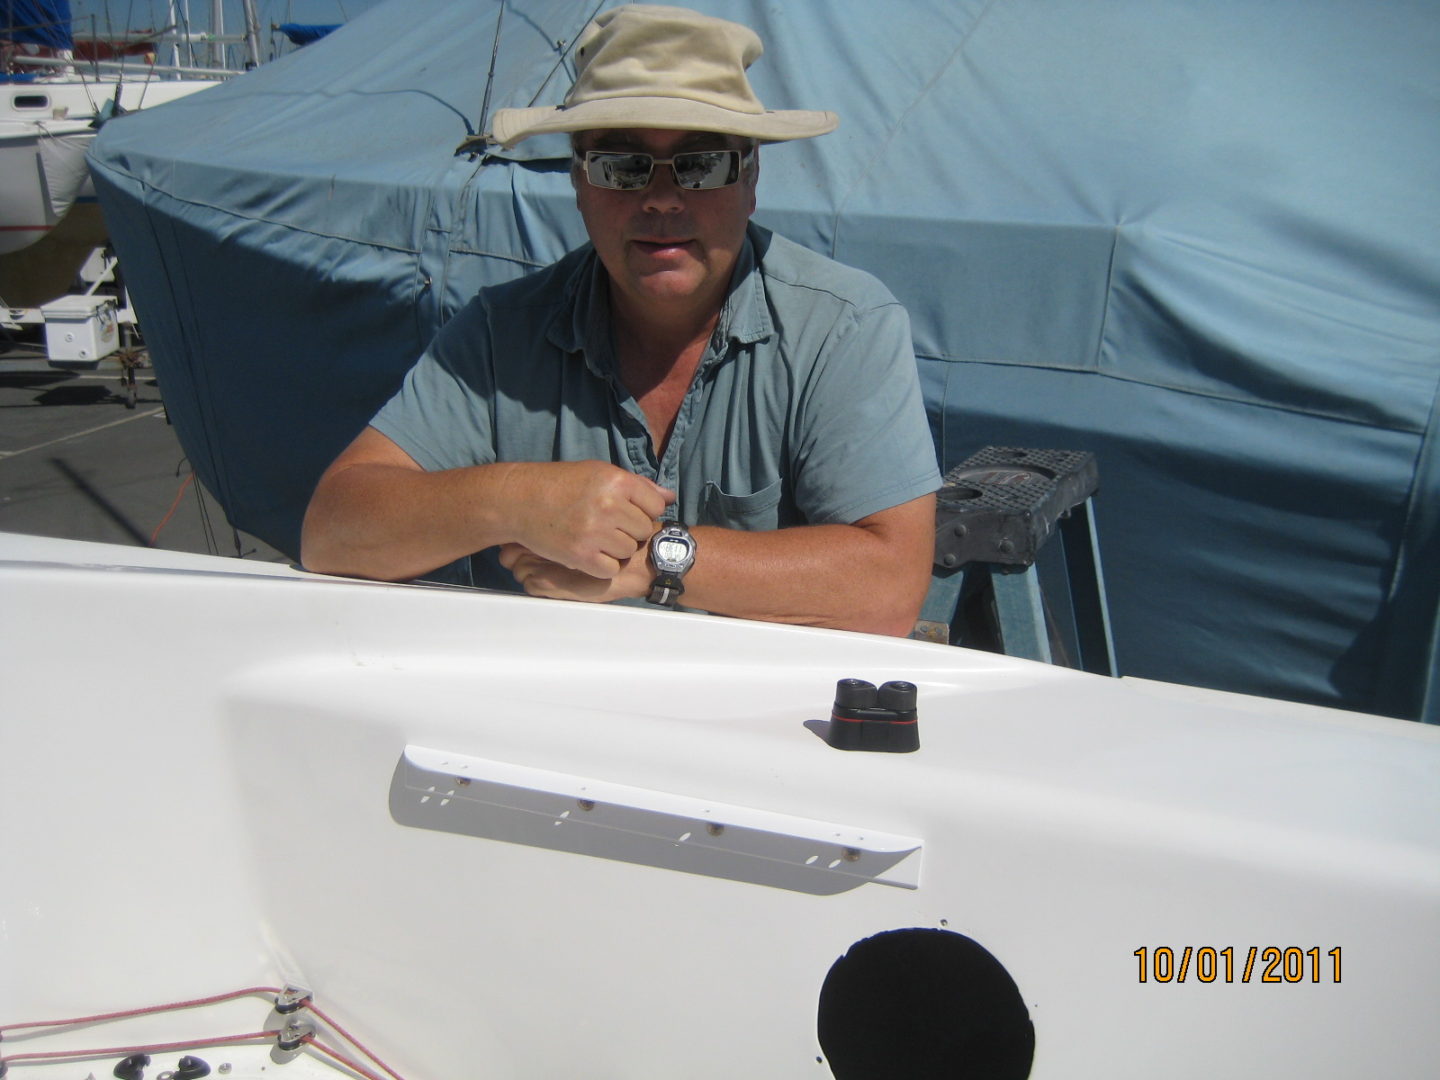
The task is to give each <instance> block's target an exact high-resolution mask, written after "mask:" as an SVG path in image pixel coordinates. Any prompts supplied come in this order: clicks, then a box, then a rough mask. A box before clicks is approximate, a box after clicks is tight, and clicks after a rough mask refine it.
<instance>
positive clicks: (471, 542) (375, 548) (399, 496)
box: [301, 463, 510, 581]
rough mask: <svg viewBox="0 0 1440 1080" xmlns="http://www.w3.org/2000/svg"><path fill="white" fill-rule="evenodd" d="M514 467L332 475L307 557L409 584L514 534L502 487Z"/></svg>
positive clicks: (314, 512) (315, 502)
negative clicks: (499, 510) (501, 510)
mask: <svg viewBox="0 0 1440 1080" xmlns="http://www.w3.org/2000/svg"><path fill="white" fill-rule="evenodd" d="M507 468H509V466H485V465H481V466H474V467H472V468H468V469H452V470H448V471H445V472H433V473H427V472H421V471H417V470H414V469H408V468H404V467H400V466H394V465H381V464H368V463H367V464H356V465H350V466H347V467H342V468H339V469H334V470H332V471H331V472H329V473H327V474H326V476H325V478H324V480H323V481H322V482H321V485H320V486H319V487H318V488H317V489H316V492H315V496H314V498H313V499H312V500H311V502H310V506H309V508H308V510H307V511H306V513H305V524H304V527H303V529H302V532H301V561H302V562H303V563H304V565H305V566H306V567H307V568H308V569H310V570H315V571H318V572H320V573H326V574H345V575H347V576H350V577H365V578H373V579H377V580H382V581H404V580H408V579H410V578H414V577H418V576H420V575H421V574H426V573H429V572H430V571H431V570H434V569H435V568H436V567H439V566H444V565H446V564H447V563H450V562H454V561H455V560H456V559H459V558H463V557H464V556H466V555H469V554H471V553H473V552H475V551H478V550H480V549H482V548H485V547H489V546H491V545H492V544H499V543H503V542H505V541H506V540H508V539H510V536H509V535H508V530H507V529H506V528H505V522H504V520H503V518H501V517H499V516H498V515H497V514H496V512H495V508H496V507H497V506H498V505H500V502H499V500H498V499H497V492H499V491H500V490H501V489H503V486H504V480H505V477H504V471H503V470H505V469H507Z"/></svg>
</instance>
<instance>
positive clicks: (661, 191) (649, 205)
mask: <svg viewBox="0 0 1440 1080" xmlns="http://www.w3.org/2000/svg"><path fill="white" fill-rule="evenodd" d="M683 190H684V189H683V188H681V187H680V185H679V184H677V183H675V169H674V166H672V165H656V166H655V169H654V171H653V172H652V173H651V174H650V183H649V185H648V186H647V187H646V188H645V209H646V210H653V211H655V212H656V213H661V214H673V213H676V212H678V211H679V210H681V209H682V208H683V207H684V205H685V196H684V194H683Z"/></svg>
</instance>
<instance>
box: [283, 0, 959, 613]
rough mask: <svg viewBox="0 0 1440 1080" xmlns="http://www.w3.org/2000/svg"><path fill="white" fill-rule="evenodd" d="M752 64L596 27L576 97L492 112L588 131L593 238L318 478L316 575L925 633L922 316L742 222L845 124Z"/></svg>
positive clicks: (928, 498)
mask: <svg viewBox="0 0 1440 1080" xmlns="http://www.w3.org/2000/svg"><path fill="white" fill-rule="evenodd" d="M761 51H762V46H761V44H760V40H759V38H758V37H757V36H756V35H755V34H754V33H753V31H751V30H750V29H749V28H747V27H744V26H740V25H738V24H735V23H731V22H727V21H724V20H721V19H715V18H711V17H708V16H704V15H700V14H697V13H695V12H691V11H687V10H684V9H681V8H670V7H653V6H648V5H630V6H626V7H621V8H617V9H615V10H612V11H608V12H605V13H604V14H602V15H600V16H599V17H598V18H597V19H596V20H595V21H594V22H592V23H591V24H590V25H589V26H588V27H587V28H586V30H585V32H584V33H583V34H582V36H581V38H580V40H579V42H578V43H577V51H576V69H577V75H576V81H575V85H574V86H573V87H572V88H571V91H570V93H569V95H568V97H567V98H566V102H565V105H563V106H561V107H559V108H555V109H550V108H533V109H502V110H500V111H499V112H497V114H496V116H495V118H494V123H493V130H492V133H491V137H492V138H493V139H494V140H495V141H497V142H501V143H504V144H505V145H507V146H510V145H513V144H515V143H516V142H518V141H519V140H521V139H523V138H526V137H528V136H531V135H535V134H539V133H542V132H569V133H571V139H572V146H573V149H574V161H573V165H572V170H571V179H572V182H573V184H574V186H575V193H576V200H577V203H578V205H579V208H580V212H581V215H582V216H583V218H584V221H585V226H586V229H587V230H588V232H589V235H590V239H591V243H590V244H589V245H587V246H586V247H584V248H581V249H579V250H578V251H575V252H571V253H570V254H569V255H567V256H565V257H564V258H563V259H561V260H560V261H559V262H558V263H556V264H554V265H553V266H551V267H548V268H546V269H545V270H542V271H540V272H539V273H536V274H532V275H530V276H529V277H526V278H522V279H520V280H519V281H515V282H510V283H508V284H505V285H501V286H496V287H493V288H488V289H485V290H483V291H482V292H481V293H480V294H479V295H478V296H477V297H476V298H475V299H474V300H473V301H471V303H470V304H469V305H467V306H466V307H465V308H464V309H463V310H462V311H460V312H459V313H458V314H457V315H456V316H455V318H453V319H452V320H451V321H450V322H449V323H448V324H447V325H446V326H445V327H444V328H443V329H442V330H441V332H440V333H439V334H438V335H437V337H436V339H435V342H434V343H433V344H432V345H431V347H430V348H429V349H428V350H427V352H426V354H425V355H424V356H423V357H422V358H421V359H420V361H419V362H418V363H417V364H416V366H415V368H414V369H413V370H412V371H411V372H410V374H409V376H408V377H407V379H406V382H405V385H404V386H403V387H402V389H401V390H400V392H399V393H398V394H397V395H396V396H395V398H393V399H392V400H391V401H390V402H389V404H387V405H386V406H385V407H384V408H383V409H382V410H381V411H380V412H379V413H378V414H377V415H376V417H375V418H374V420H373V421H372V423H371V426H370V427H368V428H367V429H366V430H365V431H363V432H362V433H361V434H360V436H359V437H358V438H356V440H355V441H354V443H352V444H351V445H350V446H349V447H348V448H347V449H346V450H345V451H344V452H343V453H342V454H341V455H340V457H339V458H338V459H337V460H336V461H335V463H334V464H333V465H331V467H330V468H329V469H328V470H327V471H326V473H325V475H324V476H323V477H322V478H321V480H320V483H319V485H318V487H317V488H316V491H315V495H314V497H313V498H312V500H311V503H310V507H309V510H308V512H307V514H306V519H305V526H304V533H303V539H302V544H303V559H304V562H305V564H306V565H307V566H308V567H310V568H311V569H313V570H319V571H323V572H330V573H340V574H350V575H355V576H361V577H371V578H381V579H388V580H403V579H408V578H413V577H417V576H421V575H427V574H431V573H432V572H434V571H435V570H436V568H437V567H442V566H445V565H446V564H450V563H454V562H455V561H456V560H466V559H469V565H470V566H471V567H472V570H471V579H472V580H473V581H475V583H477V584H483V585H490V586H495V587H507V586H508V587H509V588H512V589H513V588H517V587H519V588H523V589H524V590H525V591H526V592H528V593H531V594H532V595H536V596H546V597H556V598H564V599H571V600H587V601H610V600H624V601H630V602H642V603H643V602H645V601H647V600H648V601H649V602H650V603H654V604H661V605H665V606H671V607H673V606H676V604H677V600H678V599H679V598H680V597H681V596H682V594H683V603H684V606H685V607H687V608H695V609H700V610H705V611H710V612H716V613H721V614H727V615H735V616H741V617H745V618H753V619H766V620H773V621H777V622H790V623H804V624H811V625H819V626H831V627H841V628H848V629H857V630H868V631H871V632H875V633H887V634H895V635H903V634H906V633H908V632H909V631H910V630H911V628H912V627H913V625H914V622H915V619H916V616H917V614H918V611H919V608H920V604H921V602H922V600H923V599H924V595H925V590H926V586H927V584H928V581H929V575H930V564H931V557H932V553H933V536H934V494H933V493H934V491H935V490H936V488H938V487H939V483H940V481H939V475H938V472H937V470H936V465H935V454H934V449H933V446H932V444H931V442H930V436H929V431H928V428H927V426H926V422H925V416H924V412H923V407H922V405H921V401H920V395H919V389H918V380H917V376H916V371H915V362H914V355H913V352H912V349H911V345H910V336H909V320H908V318H907V317H906V315H905V312H904V310H903V309H902V308H901V307H900V306H899V304H898V303H897V302H896V301H895V299H894V298H893V297H892V296H891V295H890V294H889V293H888V291H886V290H885V289H884V287H883V286H881V285H880V284H879V283H878V282H876V281H875V280H874V279H873V278H870V277H869V276H868V275H865V274H862V273H860V272H858V271H855V270H852V269H849V268H846V267H842V266H840V265H838V264H836V263H833V262H831V261H830V260H828V259H824V258H823V257H821V256H818V255H816V254H814V253H811V252H808V251H805V250H804V249H802V248H800V247H798V246H797V245H795V244H792V243H790V242H789V241H786V240H784V239H783V238H781V237H778V236H774V235H772V234H770V233H769V232H767V231H766V230H763V229H760V228H758V227H757V226H754V225H752V224H750V220H749V219H750V215H751V214H752V213H753V212H754V209H755V185H756V181H757V178H758V176H759V170H760V164H759V145H760V144H761V143H766V142H780V141H784V140H787V139H794V138H808V137H810V136H814V135H821V134H824V133H826V132H828V131H831V130H833V129H834V128H835V126H836V125H837V124H838V120H837V118H836V117H835V116H834V114H833V113H819V112H805V111H798V110H795V111H779V112H772V111H767V110H765V109H764V107H763V106H762V105H761V104H760V102H759V100H758V99H757V98H756V97H755V95H754V92H753V91H752V90H751V88H750V85H749V81H748V79H747V77H746V74H745V71H746V69H747V68H748V67H749V65H750V63H751V62H752V61H754V60H755V59H756V58H757V57H758V56H759V55H760V53H761ZM476 553H478V554H476ZM472 554H474V557H473V558H469V557H470V556H472ZM461 565H464V564H463V563H462V564H461Z"/></svg>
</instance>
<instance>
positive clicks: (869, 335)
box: [794, 301, 940, 524]
mask: <svg viewBox="0 0 1440 1080" xmlns="http://www.w3.org/2000/svg"><path fill="white" fill-rule="evenodd" d="M798 421H799V423H798V432H797V434H798V438H797V439H796V442H795V449H794V469H795V476H796V481H795V493H796V494H795V498H796V504H797V506H798V507H799V509H800V510H801V512H802V513H803V514H804V515H805V517H806V518H807V520H809V521H811V522H813V523H815V524H834V523H840V524H850V523H853V522H855V521H859V520H860V519H861V518H864V517H867V516H869V515H870V514H874V513H877V512H878V511H880V510H887V509H889V508H890V507H892V506H899V505H900V504H901V503H905V502H909V501H910V500H911V499H916V498H919V497H920V496H921V495H927V494H929V493H930V492H932V491H935V490H937V489H938V488H939V487H940V470H939V468H938V467H937V464H936V455H935V443H934V439H933V438H932V437H931V434H930V425H929V421H928V420H927V419H926V416H925V406H924V402H923V401H922V399H921V395H920V377H919V372H918V369H917V367H916V363H915V352H914V346H913V345H912V343H911V337H910V317H909V315H907V314H906V312H905V309H904V308H903V307H901V306H900V304H899V303H898V302H895V301H891V302H890V303H887V304H881V305H878V306H875V307H872V308H867V309H860V310H852V312H851V313H849V314H848V315H847V316H846V317H844V318H841V319H839V320H837V322H836V325H835V327H834V329H833V330H832V332H831V334H830V336H829V339H828V340H827V342H826V343H825V345H824V347H823V348H822V350H821V352H820V354H819V355H818V356H817V358H816V361H815V364H814V365H813V367H812V368H811V370H810V373H809V378H808V379H807V380H806V385H805V388H804V400H803V403H802V405H801V409H800V412H799V414H798Z"/></svg>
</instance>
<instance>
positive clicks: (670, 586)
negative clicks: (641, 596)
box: [646, 574, 685, 608]
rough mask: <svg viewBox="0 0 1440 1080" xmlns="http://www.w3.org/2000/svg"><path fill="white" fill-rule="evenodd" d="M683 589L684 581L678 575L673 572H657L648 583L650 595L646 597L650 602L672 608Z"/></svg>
mask: <svg viewBox="0 0 1440 1080" xmlns="http://www.w3.org/2000/svg"><path fill="white" fill-rule="evenodd" d="M684 591H685V583H684V582H683V581H681V580H680V578H679V577H677V576H676V575H674V574H659V575H657V576H656V578H655V580H654V581H652V582H651V583H650V595H649V596H647V597H646V599H647V600H649V601H650V603H652V604H659V605H660V606H661V607H668V608H673V607H674V606H675V605H676V603H677V602H678V601H679V599H680V595H681V593H683V592H684Z"/></svg>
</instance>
